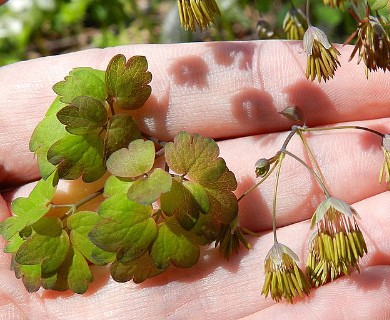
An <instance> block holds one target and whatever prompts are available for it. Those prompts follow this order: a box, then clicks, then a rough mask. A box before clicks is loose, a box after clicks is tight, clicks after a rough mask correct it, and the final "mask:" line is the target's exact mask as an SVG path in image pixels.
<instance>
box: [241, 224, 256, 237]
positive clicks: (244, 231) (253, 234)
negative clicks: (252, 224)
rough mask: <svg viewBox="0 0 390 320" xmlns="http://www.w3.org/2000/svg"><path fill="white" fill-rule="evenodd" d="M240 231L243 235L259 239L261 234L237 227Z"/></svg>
mask: <svg viewBox="0 0 390 320" xmlns="http://www.w3.org/2000/svg"><path fill="white" fill-rule="evenodd" d="M239 228H240V229H241V231H242V232H243V233H244V234H249V235H250V236H252V237H256V238H260V237H261V233H260V232H254V231H252V230H249V229H247V228H244V227H239Z"/></svg>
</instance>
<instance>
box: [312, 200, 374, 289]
mask: <svg viewBox="0 0 390 320" xmlns="http://www.w3.org/2000/svg"><path fill="white" fill-rule="evenodd" d="M356 218H359V216H358V214H357V213H356V211H355V210H354V209H353V208H352V207H351V206H349V205H348V204H347V203H345V202H344V201H341V200H339V199H337V198H333V197H328V198H327V199H325V200H324V201H322V202H321V203H320V205H319V206H318V207H317V209H316V211H315V212H314V215H313V217H312V227H314V226H315V225H317V231H316V232H315V234H314V235H313V237H312V239H311V241H310V245H309V256H308V259H307V264H306V273H307V276H308V277H309V279H310V281H311V283H312V285H314V286H320V285H323V284H325V283H326V282H328V281H333V280H334V279H336V278H337V277H339V276H340V275H342V274H345V275H348V274H349V273H350V270H351V268H353V269H355V270H357V271H359V264H358V263H359V259H360V258H361V257H363V255H364V254H365V253H367V246H366V242H365V240H364V237H363V234H362V232H361V231H360V229H359V226H358V224H357V222H356Z"/></svg>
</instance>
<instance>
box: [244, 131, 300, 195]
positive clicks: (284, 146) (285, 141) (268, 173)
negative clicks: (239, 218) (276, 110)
mask: <svg viewBox="0 0 390 320" xmlns="http://www.w3.org/2000/svg"><path fill="white" fill-rule="evenodd" d="M300 128H301V127H299V126H292V127H291V131H290V133H289V134H288V136H287V138H286V140H284V143H283V145H282V148H281V150H284V149H286V147H287V145H288V143H289V142H290V140H291V139H292V137H293V136H294V135H295V134H296V133H297V131H299V130H300ZM275 156H279V153H277V154H276V155H275ZM277 164H278V160H277V161H276V162H275V163H274V166H273V167H272V168H271V169H270V170H269V171H268V172H267V174H266V175H265V176H264V177H263V179H261V180H260V181H259V182H258V183H256V184H255V185H254V186H253V187H251V188H249V189H248V190H247V191H245V192H244V193H243V194H242V195H241V196H240V197H239V198H238V199H237V201H238V202H240V201H241V200H242V199H243V198H244V197H245V196H246V195H247V194H248V193H250V192H252V191H253V190H254V189H256V188H257V187H258V186H259V185H261V184H262V183H263V182H264V181H265V180H266V179H267V178H268V177H269V176H270V175H271V173H272V172H273V171H274V169H275V168H276V165H277Z"/></svg>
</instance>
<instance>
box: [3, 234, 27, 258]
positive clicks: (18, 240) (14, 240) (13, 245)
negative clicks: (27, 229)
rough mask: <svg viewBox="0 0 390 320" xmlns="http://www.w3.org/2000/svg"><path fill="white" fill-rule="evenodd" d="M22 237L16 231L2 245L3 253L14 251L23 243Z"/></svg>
mask: <svg viewBox="0 0 390 320" xmlns="http://www.w3.org/2000/svg"><path fill="white" fill-rule="evenodd" d="M23 241H24V240H23V238H22V237H21V236H20V235H19V233H16V234H15V235H14V236H12V237H11V238H10V239H9V240H8V244H7V245H6V246H5V247H4V252H5V253H15V252H16V251H18V249H19V247H20V246H21V245H22V243H23Z"/></svg>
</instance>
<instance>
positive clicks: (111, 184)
mask: <svg viewBox="0 0 390 320" xmlns="http://www.w3.org/2000/svg"><path fill="white" fill-rule="evenodd" d="M132 184H133V182H132V181H129V180H127V179H126V178H118V177H116V176H109V177H108V178H107V180H106V182H105V184H104V196H105V197H106V198H108V197H112V196H115V195H117V194H121V193H123V194H127V192H128V190H129V188H130V186H131V185H132Z"/></svg>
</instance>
